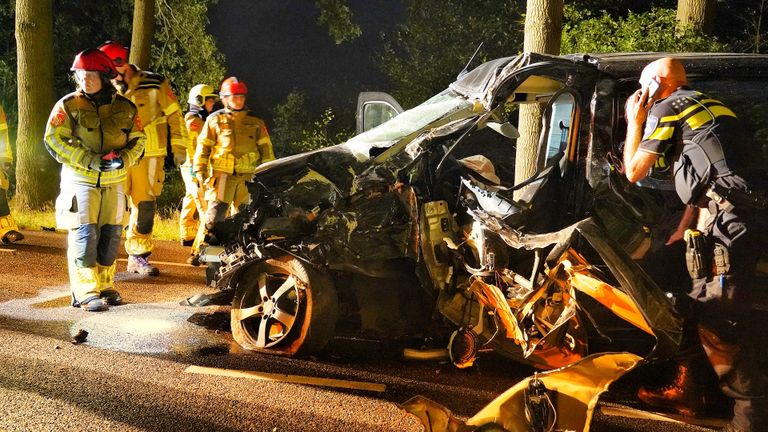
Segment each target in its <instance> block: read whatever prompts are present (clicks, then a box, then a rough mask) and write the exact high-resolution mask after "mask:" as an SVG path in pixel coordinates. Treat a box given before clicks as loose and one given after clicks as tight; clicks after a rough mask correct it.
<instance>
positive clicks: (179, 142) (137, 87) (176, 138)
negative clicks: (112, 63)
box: [117, 65, 187, 157]
mask: <svg viewBox="0 0 768 432" xmlns="http://www.w3.org/2000/svg"><path fill="white" fill-rule="evenodd" d="M130 67H131V68H133V71H134V74H133V76H132V77H131V79H130V81H129V82H128V83H126V84H123V85H122V86H120V85H118V86H117V90H118V91H119V92H120V94H122V95H123V96H125V97H127V98H128V99H130V100H131V102H133V103H134V104H135V105H136V108H138V110H139V117H140V118H141V123H142V125H144V133H146V134H147V144H146V146H145V147H144V156H147V157H154V156H158V157H160V156H165V155H166V154H168V151H167V143H168V134H169V131H170V138H171V147H172V150H173V152H174V153H175V154H184V152H186V149H187V129H186V127H185V126H184V119H183V117H182V114H181V108H180V107H179V103H178V102H177V101H176V96H175V95H174V94H173V90H172V89H171V85H170V84H169V83H168V80H167V79H165V77H163V76H162V75H159V74H156V73H153V72H148V71H142V70H139V69H138V68H136V66H134V65H130Z"/></svg>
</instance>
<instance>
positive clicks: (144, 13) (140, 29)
mask: <svg viewBox="0 0 768 432" xmlns="http://www.w3.org/2000/svg"><path fill="white" fill-rule="evenodd" d="M154 32H155V0H136V2H135V3H134V6H133V30H132V33H131V58H130V61H131V63H133V64H135V65H136V66H138V67H139V69H147V68H148V67H149V57H150V47H151V46H152V36H153V35H154Z"/></svg>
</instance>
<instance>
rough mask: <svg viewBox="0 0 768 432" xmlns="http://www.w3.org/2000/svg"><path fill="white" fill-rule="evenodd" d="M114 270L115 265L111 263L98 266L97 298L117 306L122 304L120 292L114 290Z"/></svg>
mask: <svg viewBox="0 0 768 432" xmlns="http://www.w3.org/2000/svg"><path fill="white" fill-rule="evenodd" d="M115 270H116V266H115V264H114V263H113V264H112V265H111V266H103V265H99V266H98V271H99V288H101V292H100V293H99V298H101V299H102V300H103V301H104V302H105V303H106V304H108V305H110V306H117V305H120V304H123V298H122V297H121V296H120V293H119V292H117V290H115V288H114V286H115Z"/></svg>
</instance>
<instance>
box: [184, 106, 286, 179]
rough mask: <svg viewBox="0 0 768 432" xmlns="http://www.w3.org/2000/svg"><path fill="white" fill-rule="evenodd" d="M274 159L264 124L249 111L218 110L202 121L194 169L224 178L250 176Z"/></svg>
mask: <svg viewBox="0 0 768 432" xmlns="http://www.w3.org/2000/svg"><path fill="white" fill-rule="evenodd" d="M274 159H275V154H274V152H273V151H272V141H271V140H270V139H269V133H267V126H266V125H265V124H264V121H263V120H262V119H260V118H258V117H256V116H254V115H253V114H251V112H250V111H249V110H242V111H232V110H229V109H226V108H224V109H221V110H218V111H216V112H214V113H212V114H211V115H209V116H208V118H207V119H206V120H205V124H204V125H203V129H202V130H201V131H200V136H199V137H198V138H197V148H196V149H195V159H194V164H193V169H194V171H195V172H204V173H206V174H207V173H208V170H209V166H210V171H211V172H212V173H213V174H215V173H223V174H253V172H254V171H255V170H256V167H257V166H258V165H260V164H262V163H264V162H269V161H271V160H274Z"/></svg>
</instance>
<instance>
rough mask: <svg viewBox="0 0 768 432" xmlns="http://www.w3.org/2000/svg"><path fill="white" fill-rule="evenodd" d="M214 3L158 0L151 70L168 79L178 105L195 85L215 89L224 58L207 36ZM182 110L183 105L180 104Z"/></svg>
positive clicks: (213, 40) (207, 1) (204, 0)
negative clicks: (210, 12)
mask: <svg viewBox="0 0 768 432" xmlns="http://www.w3.org/2000/svg"><path fill="white" fill-rule="evenodd" d="M216 1H217V0H158V2H157V10H156V11H155V25H156V29H155V41H154V43H153V44H152V55H151V59H150V61H151V66H150V69H151V70H153V71H154V72H158V73H161V74H163V75H165V76H166V77H168V79H169V81H170V82H171V84H172V85H173V87H174V90H175V91H176V96H177V97H178V98H179V100H180V101H184V100H186V99H187V98H186V95H187V94H188V93H189V90H190V89H191V88H192V87H194V86H195V85H196V84H201V83H205V84H209V85H212V86H214V87H218V84H219V82H221V80H222V79H223V78H224V72H225V71H226V67H225V58H224V55H223V54H222V53H221V52H219V50H218V48H216V41H215V39H214V38H213V36H211V35H210V34H209V33H207V32H206V26H207V25H208V7H209V6H210V5H211V4H214V3H216ZM182 106H184V104H183V103H182Z"/></svg>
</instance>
